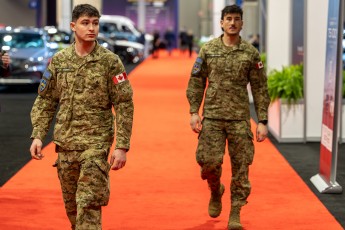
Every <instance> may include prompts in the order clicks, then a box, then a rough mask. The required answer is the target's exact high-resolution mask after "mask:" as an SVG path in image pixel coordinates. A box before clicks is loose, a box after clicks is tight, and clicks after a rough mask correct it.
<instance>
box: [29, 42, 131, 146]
mask: <svg viewBox="0 0 345 230" xmlns="http://www.w3.org/2000/svg"><path fill="white" fill-rule="evenodd" d="M119 76H121V77H122V76H125V77H127V76H126V73H125V68H124V66H123V64H122V62H121V60H120V59H119V57H118V56H117V55H115V54H114V53H112V52H110V51H109V50H107V49H105V48H104V47H102V46H100V45H99V44H97V45H96V47H95V49H94V50H93V51H92V52H91V53H90V54H89V55H88V56H86V57H83V58H81V57H79V56H78V55H77V54H76V52H75V47H74V44H72V45H71V46H70V47H68V48H66V49H64V50H61V51H59V52H58V53H56V54H55V56H54V57H53V59H52V61H51V63H50V65H49V66H48V69H47V70H46V72H45V73H44V75H43V77H42V81H41V84H40V86H39V89H38V93H39V95H38V97H37V98H36V100H35V103H34V105H33V108H32V111H31V121H32V125H33V132H32V135H31V138H39V139H41V140H43V139H44V138H45V136H46V134H47V131H48V129H49V125H50V123H51V121H52V120H53V117H54V114H55V112H56V111H57V108H58V106H59V110H58V112H57V114H56V123H55V128H54V142H55V143H56V144H57V145H59V146H61V147H62V148H63V149H66V150H85V149H90V148H96V149H102V148H103V149H104V148H108V147H110V146H111V145H112V143H113V140H114V115H113V113H112V106H114V109H115V114H116V148H124V149H129V148H130V137H131V132H132V122H133V110H134V106H133V100H132V96H133V91H132V87H131V85H130V82H129V80H128V79H127V78H123V79H120V80H118V79H117V77H119Z"/></svg>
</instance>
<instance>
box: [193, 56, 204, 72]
mask: <svg viewBox="0 0 345 230" xmlns="http://www.w3.org/2000/svg"><path fill="white" fill-rule="evenodd" d="M202 63H203V60H202V58H200V57H198V58H197V59H196V61H195V63H194V66H193V70H192V74H197V73H199V72H200V70H201V64H202Z"/></svg>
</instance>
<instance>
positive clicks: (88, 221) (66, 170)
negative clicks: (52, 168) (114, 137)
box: [56, 147, 110, 230]
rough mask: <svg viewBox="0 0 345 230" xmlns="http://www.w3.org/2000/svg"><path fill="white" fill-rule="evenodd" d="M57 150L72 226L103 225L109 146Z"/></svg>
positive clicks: (79, 229) (87, 229) (92, 228)
mask: <svg viewBox="0 0 345 230" xmlns="http://www.w3.org/2000/svg"><path fill="white" fill-rule="evenodd" d="M56 150H57V153H58V160H57V171H58V176H59V180H60V184H61V190H62V196H63V200H64V203H65V209H66V213H67V216H68V218H69V221H70V222H71V225H72V229H76V230H100V229H102V210H101V206H105V205H107V204H108V201H109V194H110V189H109V170H110V165H109V163H108V162H107V159H108V153H109V149H89V150H83V151H75V150H72V151H70V150H68V151H66V150H63V149H61V148H60V147H57V148H56Z"/></svg>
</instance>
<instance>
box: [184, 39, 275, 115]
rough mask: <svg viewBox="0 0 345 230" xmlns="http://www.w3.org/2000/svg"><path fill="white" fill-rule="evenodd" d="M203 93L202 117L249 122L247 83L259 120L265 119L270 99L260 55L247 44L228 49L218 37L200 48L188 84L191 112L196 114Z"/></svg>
mask: <svg viewBox="0 0 345 230" xmlns="http://www.w3.org/2000/svg"><path fill="white" fill-rule="evenodd" d="M207 83H208V87H207V90H206V95H205V101H204V108H203V116H204V117H207V118H213V119H224V120H248V119H250V111H249V96H248V91H247V85H248V83H250V87H251V91H252V94H253V99H254V104H255V109H256V113H257V116H258V119H259V120H267V110H268V105H269V103H270V98H269V95H268V90H267V77H266V73H265V71H264V68H263V65H262V62H261V60H260V55H259V52H258V51H257V49H256V48H254V47H253V46H252V45H250V44H249V43H248V42H246V41H244V40H241V41H240V43H239V45H237V46H234V47H227V46H225V45H224V44H223V42H222V40H221V37H218V38H215V39H213V40H211V41H209V42H208V43H206V44H204V45H203V46H202V47H201V50H200V52H199V55H198V58H197V60H196V62H195V64H194V66H193V69H192V72H191V77H190V80H189V82H188V88H187V98H188V101H189V103H190V113H197V112H199V108H200V106H201V104H202V101H203V97H204V91H205V89H206V85H207Z"/></svg>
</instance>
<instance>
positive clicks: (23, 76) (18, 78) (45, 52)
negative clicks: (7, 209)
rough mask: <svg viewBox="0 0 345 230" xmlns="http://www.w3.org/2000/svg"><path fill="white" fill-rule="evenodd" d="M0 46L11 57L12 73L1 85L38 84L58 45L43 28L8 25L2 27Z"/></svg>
mask: <svg viewBox="0 0 345 230" xmlns="http://www.w3.org/2000/svg"><path fill="white" fill-rule="evenodd" d="M0 48H1V49H2V50H5V51H6V52H8V54H9V55H10V58H11V64H10V68H11V72H10V75H9V76H7V77H1V78H0V85H33V84H36V85H38V84H39V82H40V80H41V77H42V75H43V72H44V71H45V69H46V68H47V66H48V64H49V62H50V60H51V58H52V56H53V55H54V54H55V53H56V51H57V50H58V45H57V43H55V42H50V41H49V37H48V36H47V33H46V31H45V30H43V29H38V28H24V27H18V28H11V27H6V28H5V29H0Z"/></svg>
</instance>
